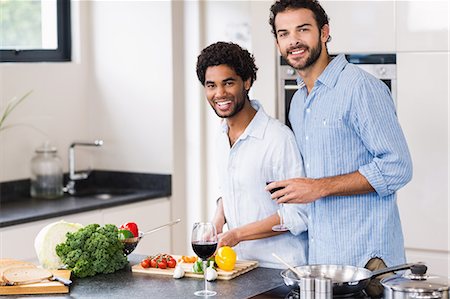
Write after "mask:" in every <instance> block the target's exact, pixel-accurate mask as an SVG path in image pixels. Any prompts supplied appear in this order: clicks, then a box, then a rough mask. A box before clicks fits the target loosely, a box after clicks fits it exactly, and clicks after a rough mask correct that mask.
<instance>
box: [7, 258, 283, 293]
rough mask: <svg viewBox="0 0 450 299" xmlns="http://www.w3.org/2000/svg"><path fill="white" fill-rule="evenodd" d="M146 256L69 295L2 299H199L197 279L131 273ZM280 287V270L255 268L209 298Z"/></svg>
mask: <svg viewBox="0 0 450 299" xmlns="http://www.w3.org/2000/svg"><path fill="white" fill-rule="evenodd" d="M143 258H145V256H143V255H134V254H131V255H130V256H129V257H128V260H129V261H130V265H129V266H128V267H126V268H125V269H123V270H120V271H117V272H115V273H112V274H104V275H96V276H93V277H88V278H81V279H73V284H72V285H71V286H70V292H69V294H60V295H48V294H46V295H20V296H7V297H5V296H2V298H98V299H102V298H105V299H106V298H167V299H171V298H174V299H175V298H200V297H197V296H195V295H194V292H195V291H198V290H201V289H203V288H204V281H203V280H202V279H198V278H187V277H183V278H181V279H174V278H172V277H171V276H162V275H149V274H142V273H133V272H131V265H134V264H137V263H139V262H140V261H141V260H142V259H143ZM282 284H283V280H282V277H281V276H280V270H277V269H269V268H261V267H258V268H256V269H254V270H251V271H249V272H247V273H245V274H242V275H240V276H238V277H236V278H233V279H231V280H216V281H213V282H209V283H208V289H211V290H214V291H216V292H217V295H216V296H215V297H209V298H250V297H253V296H255V295H258V294H260V293H263V292H266V291H268V290H270V289H273V288H275V287H277V286H280V285H282Z"/></svg>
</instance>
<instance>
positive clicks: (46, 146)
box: [35, 141, 57, 153]
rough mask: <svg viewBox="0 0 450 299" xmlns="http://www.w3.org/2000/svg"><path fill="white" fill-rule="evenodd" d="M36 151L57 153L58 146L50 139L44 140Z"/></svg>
mask: <svg viewBox="0 0 450 299" xmlns="http://www.w3.org/2000/svg"><path fill="white" fill-rule="evenodd" d="M35 151H36V153H56V152H57V150H56V147H54V146H52V144H51V143H50V142H49V141H46V142H44V144H42V145H41V146H40V147H38V148H37V149H36V150H35Z"/></svg>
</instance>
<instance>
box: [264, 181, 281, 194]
mask: <svg viewBox="0 0 450 299" xmlns="http://www.w3.org/2000/svg"><path fill="white" fill-rule="evenodd" d="M270 183H273V182H266V186H267V185H269V184H270ZM283 188H284V187H278V188H273V189H271V190H269V192H270V193H274V192H277V191H278V190H281V189H283Z"/></svg>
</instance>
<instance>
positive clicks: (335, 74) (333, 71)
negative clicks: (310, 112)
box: [297, 54, 348, 88]
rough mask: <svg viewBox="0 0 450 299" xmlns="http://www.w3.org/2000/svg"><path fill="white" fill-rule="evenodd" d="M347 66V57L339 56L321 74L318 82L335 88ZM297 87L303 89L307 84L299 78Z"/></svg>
mask: <svg viewBox="0 0 450 299" xmlns="http://www.w3.org/2000/svg"><path fill="white" fill-rule="evenodd" d="M347 64H348V62H347V59H345V55H344V54H339V55H338V56H336V57H334V58H333V59H332V60H331V61H330V63H329V64H328V65H327V67H326V68H325V69H324V70H323V72H322V74H320V76H319V78H317V81H319V82H320V83H322V84H324V85H326V86H328V87H334V86H335V85H336V82H337V80H338V78H339V75H340V73H341V71H342V70H343V69H344V68H345V66H346V65H347ZM297 85H298V88H302V87H304V86H305V85H306V84H305V82H304V81H303V79H302V78H301V77H299V78H297Z"/></svg>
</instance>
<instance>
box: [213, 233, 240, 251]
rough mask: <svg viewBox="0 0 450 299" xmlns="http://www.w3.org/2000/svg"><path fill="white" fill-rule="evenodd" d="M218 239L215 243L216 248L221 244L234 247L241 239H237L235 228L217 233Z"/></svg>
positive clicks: (237, 234)
mask: <svg viewBox="0 0 450 299" xmlns="http://www.w3.org/2000/svg"><path fill="white" fill-rule="evenodd" d="M218 239H219V243H218V244H217V248H220V247H222V246H230V247H234V246H236V245H237V244H239V242H240V241H241V240H239V233H238V230H237V229H231V230H229V231H227V232H224V233H221V234H219V235H218Z"/></svg>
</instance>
